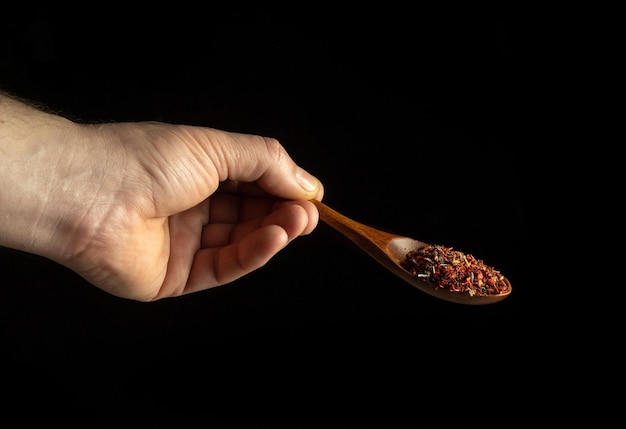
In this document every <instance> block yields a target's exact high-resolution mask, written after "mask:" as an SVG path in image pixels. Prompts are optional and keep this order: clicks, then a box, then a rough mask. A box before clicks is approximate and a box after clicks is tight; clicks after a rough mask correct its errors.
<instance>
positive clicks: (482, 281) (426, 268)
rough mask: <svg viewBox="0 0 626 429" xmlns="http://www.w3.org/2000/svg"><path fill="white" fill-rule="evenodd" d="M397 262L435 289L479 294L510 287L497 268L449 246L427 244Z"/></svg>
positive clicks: (487, 293)
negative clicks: (400, 261) (400, 262)
mask: <svg viewBox="0 0 626 429" xmlns="http://www.w3.org/2000/svg"><path fill="white" fill-rule="evenodd" d="M401 265H402V267H403V268H404V269H405V270H407V271H408V272H409V273H411V275H413V276H417V277H419V278H421V279H422V280H424V281H425V282H427V283H430V284H433V285H434V287H435V290H436V289H447V290H449V291H451V292H461V293H467V294H469V295H470V296H477V295H480V296H483V295H498V294H503V293H508V292H510V288H511V285H510V283H509V282H508V281H506V279H505V278H504V276H503V275H502V274H500V272H499V271H497V270H496V269H494V268H493V267H491V266H488V265H485V264H484V263H483V261H482V260H480V259H476V258H475V257H474V256H472V255H468V254H464V253H462V252H459V251H458V250H453V249H452V247H444V246H439V245H427V246H425V247H422V248H420V249H417V250H410V251H409V252H408V253H407V254H406V258H405V260H404V261H402V264H401Z"/></svg>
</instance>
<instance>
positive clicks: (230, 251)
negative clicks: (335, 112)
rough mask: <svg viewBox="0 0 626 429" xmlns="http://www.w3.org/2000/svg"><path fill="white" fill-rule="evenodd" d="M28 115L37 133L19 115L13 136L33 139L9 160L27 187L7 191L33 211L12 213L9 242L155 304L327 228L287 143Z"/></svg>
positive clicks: (312, 186)
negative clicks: (24, 125)
mask: <svg viewBox="0 0 626 429" xmlns="http://www.w3.org/2000/svg"><path fill="white" fill-rule="evenodd" d="M0 101H1V100H0ZM0 107H2V106H1V105H0ZM19 108H20V109H22V108H23V107H22V106H19ZM18 110H19V109H18ZM5 113H6V110H5ZM0 114H2V109H1V108H0ZM12 114H15V113H14V112H12ZM18 114H24V113H18ZM26 114H28V115H30V116H29V117H28V120H29V122H28V123H29V124H30V129H31V130H34V131H32V132H27V131H24V130H22V129H20V128H19V121H15V120H13V121H9V123H13V124H18V125H15V126H14V127H13V128H9V132H8V134H7V133H6V132H5V133H4V134H3V135H4V136H6V135H9V136H14V135H16V134H18V133H17V131H16V130H19V131H20V132H22V134H21V136H22V144H20V145H13V146H11V147H10V149H11V150H12V152H11V151H7V150H6V149H5V152H7V153H8V154H9V156H8V157H5V158H4V159H5V161H7V162H6V163H5V164H6V165H4V166H2V165H0V168H3V167H6V168H5V170H6V171H7V173H8V175H5V174H4V173H2V174H3V180H5V178H8V179H6V180H7V181H9V182H12V183H13V185H14V186H13V188H12V189H14V190H16V191H17V190H19V192H18V195H17V197H16V196H15V195H13V193H8V192H2V193H0V197H1V198H2V199H4V200H5V201H7V202H11V203H14V202H19V203H21V205H22V209H28V212H27V213H29V216H27V217H28V218H29V219H30V220H29V219H18V216H17V214H16V213H13V212H10V213H8V218H9V219H14V220H15V222H14V223H13V226H14V228H13V229H12V231H13V232H11V231H9V232H8V233H7V232H6V231H5V237H8V238H4V239H3V236H2V235H1V234H0V244H3V243H8V245H10V246H11V247H15V248H20V249H22V250H26V251H29V252H33V253H37V254H40V255H43V256H46V257H48V258H50V259H52V260H55V261H57V262H59V263H61V264H63V265H65V266H67V267H69V268H71V269H72V270H74V271H75V272H77V273H78V274H80V275H81V276H82V277H84V278H85V279H86V280H88V281H89V282H91V283H92V284H94V285H95V286H97V287H99V288H101V289H103V290H105V291H107V292H109V293H111V294H113V295H116V296H120V297H124V298H130V299H134V300H139V301H154V300H158V299H161V298H165V297H173V296H179V295H184V294H188V293H191V292H197V291H200V290H204V289H207V288H210V287H214V286H218V285H223V284H226V283H229V282H232V281H234V280H236V279H238V278H240V277H241V276H244V275H246V274H248V273H250V272H252V271H253V270H256V269H258V268H260V267H261V266H263V265H264V264H265V263H267V262H268V261H269V260H270V259H271V258H272V257H273V256H274V255H276V254H277V252H279V251H280V250H281V249H282V248H284V247H285V246H286V245H287V244H288V243H289V242H291V241H292V240H293V239H295V238H296V237H298V236H301V235H305V234H309V233H310V232H311V231H312V230H313V229H314V228H315V226H316V225H317V222H318V212H317V209H316V208H315V206H314V205H313V204H312V203H311V202H309V201H307V200H309V199H313V198H316V199H321V198H322V196H323V187H322V185H321V183H320V182H319V181H318V180H317V179H315V178H314V177H312V176H310V175H309V174H308V173H307V172H306V171H304V170H302V169H301V168H300V167H298V166H297V165H296V163H295V162H294V161H293V160H292V158H291V157H290V156H289V155H288V154H287V152H286V151H285V149H284V147H283V146H282V145H280V143H279V142H278V141H276V140H273V139H270V138H263V137H260V136H253V135H244V134H237V133H229V132H225V131H220V130H215V129H211V128H203V127H193V126H184V125H170V124H163V123H155V122H141V123H111V124H100V125H79V124H75V123H73V122H70V121H68V120H66V119H64V118H60V117H58V116H54V115H48V114H44V113H42V112H38V111H37V112H33V111H28V110H27V111H26ZM24 120H26V119H24ZM5 124H6V123H5ZM6 141H7V140H4V143H6ZM4 143H3V141H0V145H2V144H4ZM9 146H10V145H6V144H4V147H5V148H6V147H9ZM1 148H2V146H0V149H1ZM11 161H13V162H11ZM1 163H2V161H0V164H1ZM25 164H29V166H30V167H32V168H31V170H29V171H33V174H32V175H29V177H28V178H26V179H25V178H24V177H23V176H24V174H23V171H24V170H23V168H25ZM20 165H21V167H19V166H20ZM19 168H22V170H20V169H19ZM12 206H13V205H12ZM15 206H16V207H19V206H20V205H19V204H17V205H15ZM0 210H2V209H0ZM22 213H25V212H24V211H23V210H22ZM15 228H18V229H17V230H16V229H15ZM19 228H22V229H19ZM25 228H26V229H27V228H30V231H31V232H30V233H27V232H25V231H24V229H25ZM33 228H34V229H33ZM16 231H17V232H16ZM0 232H1V230H0ZM5 245H7V244H5Z"/></svg>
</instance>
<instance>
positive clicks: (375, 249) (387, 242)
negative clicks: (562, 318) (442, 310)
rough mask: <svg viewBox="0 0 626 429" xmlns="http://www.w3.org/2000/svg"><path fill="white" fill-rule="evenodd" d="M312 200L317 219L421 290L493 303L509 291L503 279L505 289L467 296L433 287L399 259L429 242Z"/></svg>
mask: <svg viewBox="0 0 626 429" xmlns="http://www.w3.org/2000/svg"><path fill="white" fill-rule="evenodd" d="M311 202H312V203H313V204H315V206H316V207H317V209H318V211H319V214H320V219H321V220H322V221H323V222H324V223H326V224H327V225H329V226H330V227H332V228H333V229H335V230H336V231H338V232H340V233H341V234H342V235H344V236H345V237H346V238H348V239H350V240H351V241H352V242H353V243H354V244H356V245H357V246H358V247H360V248H361V249H362V250H363V251H365V253H367V254H368V255H370V256H371V257H372V258H374V259H375V260H376V261H378V262H379V263H380V264H381V265H383V266H384V267H385V268H387V269H388V270H389V271H391V272H392V273H393V274H395V275H396V276H398V277H400V278H401V279H402V280H404V281H405V282H407V283H409V284H410V285H412V286H414V287H415V288H417V289H419V290H421V291H422V292H425V293H427V294H429V295H431V296H434V297H436V298H439V299H443V300H445V301H450V302H454V303H457V304H466V305H483V304H492V303H495V302H499V301H502V300H503V299H505V298H506V297H508V296H509V295H510V293H511V284H510V283H509V280H508V279H506V278H505V279H504V282H505V283H506V285H507V286H508V287H507V288H506V292H504V293H499V294H490V295H483V294H475V295H470V294H469V293H467V292H455V291H451V290H449V289H446V288H441V287H436V284H433V283H429V282H426V281H424V280H422V279H421V278H420V277H417V276H415V275H413V274H411V272H409V271H408V270H406V269H405V268H404V267H403V266H402V262H403V261H404V260H405V258H406V255H407V253H408V252H409V251H411V250H418V249H421V248H423V247H426V246H428V245H429V244H428V243H424V242H422V241H419V240H415V239H413V238H409V237H405V236H402V235H397V234H393V233H390V232H387V231H382V230H380V229H376V228H373V227H371V226H368V225H364V224H362V223H360V222H357V221H355V220H353V219H350V218H348V217H346V216H344V215H342V214H341V213H339V212H337V211H336V210H334V209H332V208H330V207H329V206H327V205H326V204H324V203H322V202H320V201H317V200H311Z"/></svg>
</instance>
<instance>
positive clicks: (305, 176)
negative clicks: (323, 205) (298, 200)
mask: <svg viewBox="0 0 626 429" xmlns="http://www.w3.org/2000/svg"><path fill="white" fill-rule="evenodd" d="M296 180H297V181H298V183H299V184H300V186H302V187H303V188H304V189H305V190H306V191H307V192H313V191H315V190H316V189H317V188H318V180H317V179H316V178H315V177H313V176H312V175H311V174H310V173H309V172H308V171H306V170H303V169H302V168H300V167H298V171H297V172H296Z"/></svg>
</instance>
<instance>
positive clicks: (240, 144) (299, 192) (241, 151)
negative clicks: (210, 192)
mask: <svg viewBox="0 0 626 429" xmlns="http://www.w3.org/2000/svg"><path fill="white" fill-rule="evenodd" d="M210 133H211V134H212V133H217V134H216V135H211V136H209V139H208V141H205V142H206V143H208V144H209V147H207V148H205V150H206V151H207V153H208V154H209V157H210V158H211V160H212V161H213V164H214V166H215V168H216V170H217V172H218V174H219V178H220V181H225V180H233V181H239V182H256V183H257V184H258V185H259V186H260V187H261V188H262V189H263V190H264V191H265V192H267V193H269V194H272V195H274V196H276V197H279V198H285V199H292V200H310V199H313V198H317V199H321V197H322V194H323V187H322V183H321V182H320V181H319V180H318V179H317V178H316V177H315V176H313V175H312V174H310V173H309V172H308V171H306V170H305V169H303V168H302V167H300V166H299V165H297V164H296V163H295V161H294V160H293V159H292V158H291V156H290V155H289V154H288V153H287V151H286V149H285V148H284V147H283V146H282V145H281V144H280V143H279V142H278V140H276V139H273V138H269V137H261V136H256V135H250V134H241V133H232V132H226V131H219V130H210Z"/></svg>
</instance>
